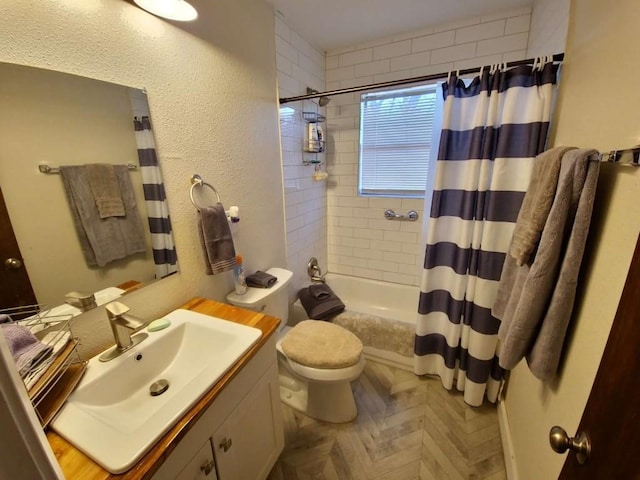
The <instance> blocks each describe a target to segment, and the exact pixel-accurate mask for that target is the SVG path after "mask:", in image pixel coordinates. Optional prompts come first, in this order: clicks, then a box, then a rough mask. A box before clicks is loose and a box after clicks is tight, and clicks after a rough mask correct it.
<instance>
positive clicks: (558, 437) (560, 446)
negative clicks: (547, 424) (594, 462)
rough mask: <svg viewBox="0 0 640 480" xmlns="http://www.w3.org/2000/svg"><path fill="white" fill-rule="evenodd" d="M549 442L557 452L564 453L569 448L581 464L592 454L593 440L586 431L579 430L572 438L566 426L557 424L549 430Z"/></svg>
mask: <svg viewBox="0 0 640 480" xmlns="http://www.w3.org/2000/svg"><path fill="white" fill-rule="evenodd" d="M549 444H550V445H551V448H552V449H553V451H554V452H556V453H564V452H566V451H567V450H571V451H572V452H574V453H575V454H576V459H577V460H578V463H579V464H580V465H583V464H584V463H585V462H586V461H587V459H588V458H589V455H590V454H591V441H590V440H589V437H588V436H587V434H586V433H584V432H578V433H577V434H576V436H575V437H573V438H572V437H570V436H569V435H568V434H567V432H566V430H565V429H564V428H562V427H559V426H557V425H556V426H555V427H552V428H551V431H550V432H549Z"/></svg>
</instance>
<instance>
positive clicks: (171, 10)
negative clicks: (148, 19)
mask: <svg viewBox="0 0 640 480" xmlns="http://www.w3.org/2000/svg"><path fill="white" fill-rule="evenodd" d="M133 1H134V2H135V4H136V5H138V6H139V7H140V8H142V9H144V10H146V11H147V12H149V13H153V14H154V15H157V16H158V17H162V18H166V19H169V20H176V21H178V22H191V21H192V20H195V19H196V18H198V12H197V11H196V9H195V8H193V7H192V6H191V4H189V3H187V2H186V1H185V0H133Z"/></svg>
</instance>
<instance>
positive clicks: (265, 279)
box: [245, 270, 278, 288]
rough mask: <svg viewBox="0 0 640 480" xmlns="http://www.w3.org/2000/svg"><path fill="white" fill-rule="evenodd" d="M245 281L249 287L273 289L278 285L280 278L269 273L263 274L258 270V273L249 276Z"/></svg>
mask: <svg viewBox="0 0 640 480" xmlns="http://www.w3.org/2000/svg"><path fill="white" fill-rule="evenodd" d="M245 280H246V281H247V286H249V287H255V288H271V287H273V286H274V285H275V284H276V282H277V281H278V278H277V277H274V276H273V275H271V274H269V273H266V272H261V271H260V270H258V271H257V272H255V273H252V274H251V275H248V276H247V278H246V279H245Z"/></svg>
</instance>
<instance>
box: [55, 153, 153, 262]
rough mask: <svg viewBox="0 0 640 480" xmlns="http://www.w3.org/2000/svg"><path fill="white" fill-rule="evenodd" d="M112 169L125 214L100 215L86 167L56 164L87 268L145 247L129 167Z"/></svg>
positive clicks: (143, 249)
mask: <svg viewBox="0 0 640 480" xmlns="http://www.w3.org/2000/svg"><path fill="white" fill-rule="evenodd" d="M113 169H114V171H115V174H116V178H117V179H118V185H119V187H120V192H121V193H122V201H123V203H124V207H125V216H124V217H109V218H100V214H99V212H98V209H97V207H96V205H95V201H94V199H93V193H92V192H91V186H90V184H89V178H88V177H89V176H88V172H87V168H86V167H85V166H84V165H77V166H61V167H60V175H61V176H62V182H63V184H64V188H65V192H66V194H67V201H68V203H69V208H70V210H71V215H72V217H73V222H74V226H75V228H76V233H77V235H78V239H79V240H80V246H81V248H82V253H83V254H84V257H85V261H86V263H87V265H89V266H90V267H96V266H98V267H104V266H105V265H106V264H107V263H109V262H112V261H114V260H118V259H121V258H125V257H127V256H129V255H133V254H135V253H141V252H146V250H147V249H146V245H145V237H144V229H143V226H142V220H141V218H140V213H139V211H138V207H137V204H136V199H135V195H134V192H133V186H132V185H131V178H130V177H129V170H128V168H127V166H126V165H114V166H113Z"/></svg>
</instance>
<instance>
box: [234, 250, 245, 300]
mask: <svg viewBox="0 0 640 480" xmlns="http://www.w3.org/2000/svg"><path fill="white" fill-rule="evenodd" d="M233 280H234V283H235V286H236V293H237V294H238V295H243V294H245V293H247V281H246V279H245V276H244V267H243V266H242V255H237V256H236V267H235V268H234V269H233Z"/></svg>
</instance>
